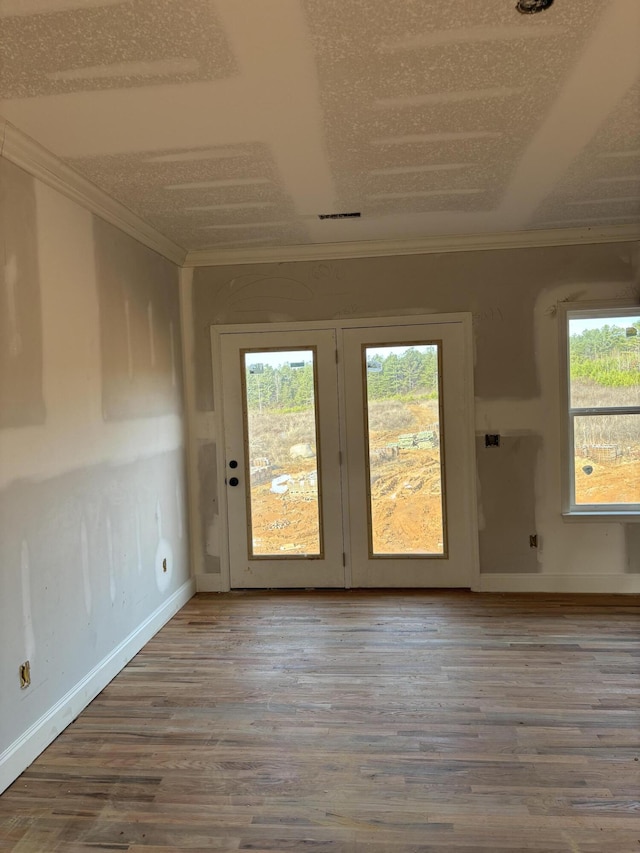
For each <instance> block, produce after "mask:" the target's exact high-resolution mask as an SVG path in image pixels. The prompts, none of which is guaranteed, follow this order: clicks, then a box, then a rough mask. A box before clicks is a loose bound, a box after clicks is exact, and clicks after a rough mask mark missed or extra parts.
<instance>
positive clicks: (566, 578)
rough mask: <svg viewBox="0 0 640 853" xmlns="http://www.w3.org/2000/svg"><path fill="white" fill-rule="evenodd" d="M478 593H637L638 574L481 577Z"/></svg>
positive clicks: (639, 577)
mask: <svg viewBox="0 0 640 853" xmlns="http://www.w3.org/2000/svg"><path fill="white" fill-rule="evenodd" d="M478 589H479V591H480V592H591V593H612V594H616V593H622V594H633V593H639V592H640V574H634V575H570V574H554V575H552V574H544V573H542V572H539V573H536V574H529V575H527V574H481V575H480V583H479V586H478Z"/></svg>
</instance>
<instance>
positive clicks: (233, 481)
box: [229, 477, 240, 486]
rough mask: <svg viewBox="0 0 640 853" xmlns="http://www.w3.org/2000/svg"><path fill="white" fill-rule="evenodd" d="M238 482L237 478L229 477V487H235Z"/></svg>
mask: <svg viewBox="0 0 640 853" xmlns="http://www.w3.org/2000/svg"><path fill="white" fill-rule="evenodd" d="M239 482H240V480H239V479H238V478H237V477H230V478H229V485H230V486H237V485H238V483H239Z"/></svg>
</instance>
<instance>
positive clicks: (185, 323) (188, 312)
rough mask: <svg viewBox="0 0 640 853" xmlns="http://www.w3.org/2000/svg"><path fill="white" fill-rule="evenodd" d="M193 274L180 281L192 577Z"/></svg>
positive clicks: (183, 273)
mask: <svg viewBox="0 0 640 853" xmlns="http://www.w3.org/2000/svg"><path fill="white" fill-rule="evenodd" d="M192 279H193V270H190V269H184V268H183V269H181V270H180V272H179V279H178V296H179V300H180V329H181V332H182V334H181V342H182V380H183V381H182V388H183V393H184V407H183V419H184V427H185V438H186V441H185V447H186V454H187V475H186V479H187V496H186V498H187V518H188V527H189V569H190V573H191V576H192V577H194V576H196V577H197V576H198V573H199V568H200V565H201V562H202V559H201V554H200V549H199V547H198V545H199V543H200V530H199V525H198V519H199V516H198V512H197V507H198V470H197V454H196V452H195V430H194V416H195V410H196V406H195V395H196V391H195V351H194V344H193V322H192V316H193V315H192V300H191V287H192Z"/></svg>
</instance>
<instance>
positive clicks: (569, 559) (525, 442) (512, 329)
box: [192, 243, 640, 588]
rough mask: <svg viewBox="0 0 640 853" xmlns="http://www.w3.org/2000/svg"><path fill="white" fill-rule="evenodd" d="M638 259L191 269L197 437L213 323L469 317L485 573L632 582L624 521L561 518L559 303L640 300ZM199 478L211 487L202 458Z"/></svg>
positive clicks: (587, 253) (545, 252)
mask: <svg viewBox="0 0 640 853" xmlns="http://www.w3.org/2000/svg"><path fill="white" fill-rule="evenodd" d="M639 257H640V253H639V247H638V245H637V244H635V243H616V244H601V245H584V246H565V247H548V248H531V249H514V250H500V251H483V252H461V253H450V254H440V255H438V254H430V255H413V256H404V257H385V258H375V259H374V258H365V259H350V260H342V261H323V262H320V261H318V262H316V261H312V262H296V263H281V264H260V265H239V266H233V267H223V266H219V267H208V268H199V269H195V270H194V271H193V282H192V315H193V333H194V352H195V356H194V359H195V397H196V407H197V409H198V410H199V413H200V414H198V415H197V416H196V418H195V428H196V431H197V434H196V438H197V439H198V440H200V441H213V440H215V438H216V436H215V430H214V427H213V419H212V418H211V417H210V416H209V415H208V413H209V412H211V411H212V410H213V408H214V396H213V393H214V392H213V384H212V371H211V348H210V331H209V329H210V326H211V325H212V324H231V323H247V324H250V323H264V322H275V321H306V320H320V319H331V318H346V317H369V316H371V317H375V316H387V315H389V316H393V315H407V314H409V315H410V314H418V313H444V312H457V311H467V312H471V313H472V315H473V325H474V344H475V394H476V429H477V434H478V443H479V449H478V485H479V495H480V505H479V522H480V530H481V532H480V551H481V570H482V572H483V573H485V574H487V575H496V574H504V575H545V576H547V577H549V578H551V577H555V576H558V575H561V576H562V577H566V576H570V577H582V576H583V575H589V576H590V578H591V581H590V583H591V582H593V583H595V581H594V580H593V578H602V577H603V576H609V575H611V576H620V575H624V574H628V573H630V572H631V571H633V570H632V569H631V568H630V566H632V565H635V563H634V562H633V560H632V559H631V557H630V552H631V551H632V550H633V549H634V548H635V547H636V545H635V542H636V540H635V538H634V537H633V536H632V535H630V534H626V533H625V528H624V525H621V524H609V523H575V524H570V523H567V522H565V521H563V519H562V517H561V500H560V474H559V466H560V447H561V435H560V411H559V400H560V384H559V383H560V372H559V371H560V368H559V361H558V349H559V347H558V343H559V339H558V324H557V317H556V309H557V306H558V304H559V303H561V302H564V301H585V302H588V301H589V300H602V299H629V300H634V299H635V300H638V299H640V278H639V270H638V261H639ZM485 433H500V434H501V435H502V436H503V442H502V445H501V447H500V448H499V449H493V450H490V451H485V450H484V447H483V441H484V434H485ZM194 474H197V476H198V478H199V480H200V482H201V483H206V489H210V478H211V471H210V470H209V469H208V468H205V466H204V465H203V463H202V461H201V465H200V470H199V471H197V472H194ZM199 521H200V523H201V524H203V525H206V524H209V525H210V526H211V519H210V518H208V517H206V518H205V514H204V513H203V514H202V517H201V519H200V520H199ZM215 524H219V520H216V521H215V522H214V527H215ZM533 534H537V536H538V547H537V548H531V547H530V545H529V535H533ZM633 559H635V558H633ZM630 560H631V562H630ZM201 566H202V562H201V563H200V566H199V571H202V568H201ZM553 583H554V581H552V580H549V585H550V588H551V587H552V586H553ZM571 583H572V584H573V585H574V586H575V585H576V583H574V582H573V581H571ZM542 586H544V582H541V587H540V588H542ZM585 588H586V587H585Z"/></svg>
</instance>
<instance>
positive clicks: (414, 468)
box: [363, 343, 446, 556]
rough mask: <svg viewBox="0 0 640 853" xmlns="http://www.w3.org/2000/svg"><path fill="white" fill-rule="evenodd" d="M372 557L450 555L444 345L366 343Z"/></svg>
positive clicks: (364, 350) (365, 362) (365, 365)
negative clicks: (442, 377)
mask: <svg viewBox="0 0 640 853" xmlns="http://www.w3.org/2000/svg"><path fill="white" fill-rule="evenodd" d="M363 355H364V370H365V376H366V383H365V386H366V418H367V428H368V439H367V441H368V451H369V453H368V460H369V470H368V477H369V491H370V497H369V518H370V529H369V546H370V549H371V554H372V556H389V555H394V556H402V555H405V556H418V555H420V556H424V555H429V554H431V555H444V554H445V552H446V547H445V524H444V501H443V476H442V455H441V445H442V442H441V436H442V430H441V426H442V423H441V421H442V418H441V414H440V403H441V389H440V374H441V371H440V358H439V355H440V346H439V344H438V343H428V344H402V345H381V346H365V347H363Z"/></svg>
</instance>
